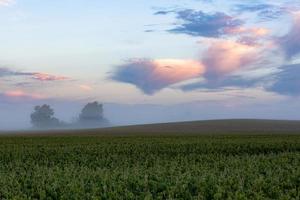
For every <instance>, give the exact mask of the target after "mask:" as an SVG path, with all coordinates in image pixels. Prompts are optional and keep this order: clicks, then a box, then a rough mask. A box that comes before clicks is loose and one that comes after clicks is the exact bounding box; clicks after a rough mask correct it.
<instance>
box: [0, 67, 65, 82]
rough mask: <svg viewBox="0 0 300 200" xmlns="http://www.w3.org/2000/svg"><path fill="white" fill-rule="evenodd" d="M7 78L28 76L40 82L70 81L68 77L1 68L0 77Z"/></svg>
mask: <svg viewBox="0 0 300 200" xmlns="http://www.w3.org/2000/svg"><path fill="white" fill-rule="evenodd" d="M5 76H28V77H31V78H32V79H34V80H38V81H60V80H66V79H68V77H65V76H56V75H51V74H47V73H41V72H19V71H14V70H11V69H8V68H0V77H5Z"/></svg>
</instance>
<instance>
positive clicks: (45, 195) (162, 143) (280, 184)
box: [0, 135, 300, 199]
mask: <svg viewBox="0 0 300 200" xmlns="http://www.w3.org/2000/svg"><path fill="white" fill-rule="evenodd" d="M299 198H300V136H299V135H298V136H297V135H290V136H287V135H286V136H283V135H273V136H272V135H266V136H259V135H257V136H254V135H252V136H245V135H244V136H203V135H202V136H123V137H122V136H97V135H94V136H93V135H89V136H84V135H81V136H80V135H77V136H76V135H73V136H67V135H65V136H49V135H48V136H13V137H12V136H3V137H0V199H299Z"/></svg>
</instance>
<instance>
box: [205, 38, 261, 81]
mask: <svg viewBox="0 0 300 200" xmlns="http://www.w3.org/2000/svg"><path fill="white" fill-rule="evenodd" d="M258 57H259V55H258V48H257V47H254V46H250V45H246V44H242V43H239V42H236V41H229V40H227V41H226V40H217V41H213V42H212V43H211V45H210V47H209V48H208V49H207V51H205V52H204V54H203V57H202V60H203V63H204V65H205V66H206V71H207V73H206V77H208V78H212V77H214V78H217V77H220V76H223V75H226V74H230V73H232V72H234V71H236V70H239V69H241V68H242V67H246V66H248V65H250V64H253V63H254V62H255V61H257V59H258Z"/></svg>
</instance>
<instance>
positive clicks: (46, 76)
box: [32, 73, 68, 81]
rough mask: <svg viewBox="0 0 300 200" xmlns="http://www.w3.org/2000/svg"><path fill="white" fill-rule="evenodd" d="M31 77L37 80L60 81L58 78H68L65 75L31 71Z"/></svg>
mask: <svg viewBox="0 0 300 200" xmlns="http://www.w3.org/2000/svg"><path fill="white" fill-rule="evenodd" d="M32 78H33V79H36V80H39V81H60V80H66V79H68V78H67V77H65V76H55V75H51V74H46V73H33V74H32Z"/></svg>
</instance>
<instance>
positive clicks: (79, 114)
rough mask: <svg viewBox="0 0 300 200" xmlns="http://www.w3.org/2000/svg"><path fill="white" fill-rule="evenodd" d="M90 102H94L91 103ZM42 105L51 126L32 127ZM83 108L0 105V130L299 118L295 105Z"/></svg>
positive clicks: (51, 104)
mask: <svg viewBox="0 0 300 200" xmlns="http://www.w3.org/2000/svg"><path fill="white" fill-rule="evenodd" d="M93 103H95V102H91V104H93ZM43 105H48V106H49V107H50V108H51V109H52V110H53V112H54V113H53V115H51V117H50V119H51V120H50V121H51V123H52V124H51V123H50V125H49V124H47V123H48V122H49V121H48V122H43V123H46V124H43V123H42V124H39V123H37V124H33V123H32V114H33V113H34V112H35V107H36V106H40V107H41V106H43ZM87 105H88V102H75V101H74V102H70V101H57V100H53V101H51V100H48V101H42V100H40V101H35V102H32V101H27V102H19V101H13V102H0V111H1V112H0V130H40V129H85V128H101V127H110V126H124V125H136V124H150V123H165V122H178V121H194V120H208V119H232V118H252V119H254V118H260V119H294V120H298V119H300V112H298V108H299V103H298V102H296V103H295V102H294V103H291V102H289V103H286V102H281V103H277V104H276V105H274V104H256V105H252V106H251V105H246V106H245V105H234V104H232V105H231V106H228V105H225V104H224V103H218V102H207V101H199V102H191V103H185V104H174V105H153V104H117V103H104V104H101V103H99V104H97V105H94V107H93V105H92V106H91V107H89V108H87V109H86V110H87V111H85V112H84V113H85V114H83V110H84V108H85V106H87ZM100 105H101V106H100ZM97 106H100V107H97ZM97 108H98V111H97ZM99 113H100V114H99ZM37 118H39V117H37ZM48 119H49V118H48Z"/></svg>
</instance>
